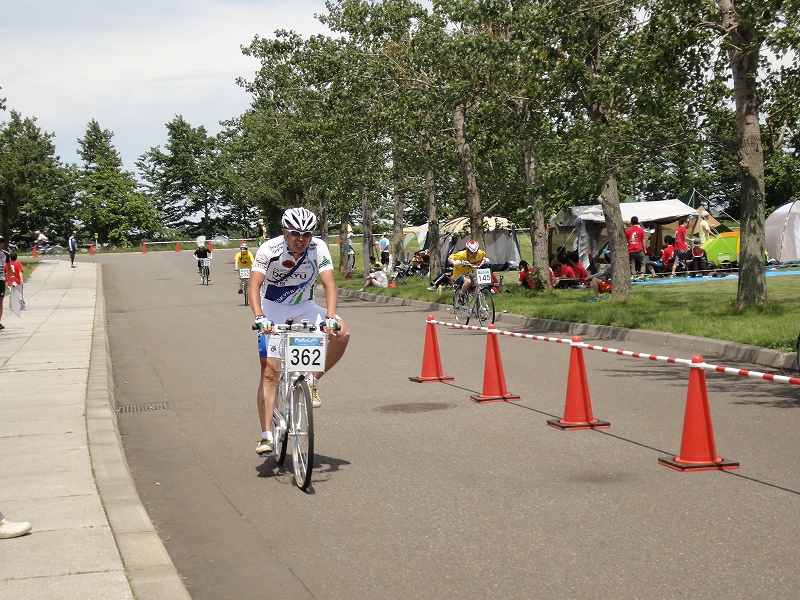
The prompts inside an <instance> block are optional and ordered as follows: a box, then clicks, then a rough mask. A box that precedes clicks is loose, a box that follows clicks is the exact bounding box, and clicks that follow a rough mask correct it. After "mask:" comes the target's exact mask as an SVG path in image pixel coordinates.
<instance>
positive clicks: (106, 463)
mask: <svg viewBox="0 0 800 600" xmlns="http://www.w3.org/2000/svg"><path fill="white" fill-rule="evenodd" d="M96 296H97V301H96V304H95V313H94V333H93V335H92V350H91V359H90V363H89V382H88V386H87V394H86V428H87V434H88V445H89V456H90V459H91V463H92V472H93V475H94V479H95V484H96V485H97V491H98V494H99V496H100V500H101V501H102V503H103V508H104V509H105V511H106V517H107V518H108V523H109V525H110V526H111V531H112V533H113V535H114V540H115V541H116V543H117V548H118V549H119V553H120V556H121V558H122V563H123V565H124V567H125V573H126V575H127V577H128V581H129V583H130V586H131V589H132V591H133V594H134V597H136V598H137V599H139V600H150V599H153V600H156V599H158V600H163V599H167V600H172V599H174V600H187V599H189V598H190V596H189V593H188V592H187V591H186V587H185V586H184V584H183V580H182V579H181V576H180V575H179V574H178V571H177V569H176V568H175V565H174V564H173V562H172V559H171V558H170V556H169V554H168V553H167V550H166V548H165V547H164V543H163V542H162V541H161V538H160V537H159V535H158V534H157V533H156V530H155V527H153V522H152V521H151V520H150V517H149V516H148V515H147V511H145V509H144V506H143V505H142V502H141V499H140V498H139V493H138V492H137V491H136V485H135V483H134V481H133V476H132V475H131V472H130V468H129V467H128V461H127V460H126V458H125V452H124V450H123V447H122V440H121V439H120V437H119V429H118V427H117V413H116V408H115V402H114V374H113V372H112V368H111V353H110V350H109V345H108V334H107V331H106V305H105V298H104V297H103V271H102V268H101V266H100V265H97V294H96Z"/></svg>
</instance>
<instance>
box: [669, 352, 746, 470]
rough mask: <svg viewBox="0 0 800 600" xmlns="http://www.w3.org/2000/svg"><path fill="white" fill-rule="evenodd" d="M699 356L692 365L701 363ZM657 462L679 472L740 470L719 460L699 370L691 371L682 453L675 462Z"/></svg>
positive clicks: (729, 462) (684, 418) (704, 381)
mask: <svg viewBox="0 0 800 600" xmlns="http://www.w3.org/2000/svg"><path fill="white" fill-rule="evenodd" d="M702 362H703V359H702V358H701V357H699V356H693V357H692V363H693V364H698V363H702ZM658 462H659V463H661V464H662V465H664V466H665V467H669V468H670V469H675V470H676V471H728V470H731V469H738V468H739V463H738V462H731V461H727V460H724V459H722V458H720V457H719V456H717V448H716V445H715V444H714V428H713V427H712V425H711V409H710V407H709V405H708V391H707V390H706V374H705V371H703V369H702V368H700V367H691V369H690V371H689V391H688V393H687V394H686V412H685V413H684V417H683V438H682V439H681V453H680V456H676V457H675V458H666V457H663V458H659V459H658Z"/></svg>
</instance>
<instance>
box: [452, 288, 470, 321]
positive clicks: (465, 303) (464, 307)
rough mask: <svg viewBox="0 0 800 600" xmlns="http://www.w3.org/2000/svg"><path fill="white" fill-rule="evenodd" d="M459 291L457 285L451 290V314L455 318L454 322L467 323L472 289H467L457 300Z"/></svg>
mask: <svg viewBox="0 0 800 600" xmlns="http://www.w3.org/2000/svg"><path fill="white" fill-rule="evenodd" d="M460 292H461V288H459V287H456V288H455V289H454V290H453V316H455V318H456V323H463V324H464V325H469V317H470V315H471V314H472V290H468V291H467V292H466V293H465V294H464V295H463V297H462V298H461V300H460V301H459V294H460Z"/></svg>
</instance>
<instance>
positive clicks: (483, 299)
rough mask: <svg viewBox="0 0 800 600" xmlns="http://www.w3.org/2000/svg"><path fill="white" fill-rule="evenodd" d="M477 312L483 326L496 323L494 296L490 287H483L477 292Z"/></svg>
mask: <svg viewBox="0 0 800 600" xmlns="http://www.w3.org/2000/svg"><path fill="white" fill-rule="evenodd" d="M475 312H476V313H477V316H478V323H480V325H481V327H486V326H487V325H491V324H492V323H494V297H493V296H492V292H490V291H489V290H488V289H486V288H481V289H479V290H478V291H477V292H476V297H475Z"/></svg>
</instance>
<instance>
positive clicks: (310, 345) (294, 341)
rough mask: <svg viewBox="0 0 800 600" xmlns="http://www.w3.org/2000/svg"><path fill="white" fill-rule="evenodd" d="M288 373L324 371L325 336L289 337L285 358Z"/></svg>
mask: <svg viewBox="0 0 800 600" xmlns="http://www.w3.org/2000/svg"><path fill="white" fill-rule="evenodd" d="M286 360H287V361H288V363H289V370H290V371H324V370H325V336H324V335H307V334H304V335H291V336H289V348H288V352H287V356H286Z"/></svg>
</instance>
